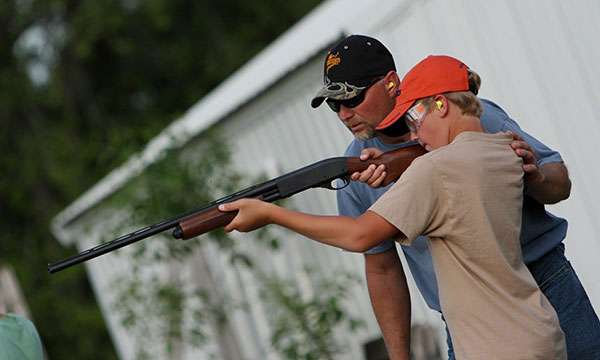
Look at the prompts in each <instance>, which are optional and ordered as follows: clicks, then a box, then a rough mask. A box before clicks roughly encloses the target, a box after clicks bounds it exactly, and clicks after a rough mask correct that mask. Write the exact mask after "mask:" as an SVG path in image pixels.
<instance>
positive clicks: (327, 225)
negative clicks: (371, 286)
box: [219, 199, 399, 252]
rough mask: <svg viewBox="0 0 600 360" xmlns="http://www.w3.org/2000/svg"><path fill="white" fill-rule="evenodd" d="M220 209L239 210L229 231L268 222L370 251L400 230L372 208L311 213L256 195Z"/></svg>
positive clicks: (346, 247) (355, 249) (344, 246)
mask: <svg viewBox="0 0 600 360" xmlns="http://www.w3.org/2000/svg"><path fill="white" fill-rule="evenodd" d="M219 210H221V211H236V210H237V211H238V214H237V216H236V217H235V218H234V219H233V220H232V221H231V223H229V224H228V225H227V226H225V231H227V232H229V231H232V230H238V231H241V232H248V231H252V230H255V229H257V228H259V227H262V226H264V225H267V224H277V225H281V226H283V227H286V228H288V229H290V230H292V231H294V232H297V233H299V234H302V235H304V236H306V237H309V238H311V239H314V240H316V241H319V242H321V243H323V244H327V245H331V246H335V247H339V248H341V249H344V250H347V251H353V252H363V251H366V250H368V249H370V248H372V247H373V246H375V245H377V244H378V243H380V242H382V241H384V240H386V239H389V238H392V237H394V236H397V235H398V233H399V231H398V229H396V228H395V227H394V226H393V225H392V224H390V223H389V222H387V221H386V220H385V219H384V218H383V217H381V216H379V215H377V214H376V213H374V212H372V211H367V212H366V213H364V214H363V215H361V216H360V217H358V218H356V219H354V218H351V217H348V216H321V215H309V214H305V213H301V212H298V211H293V210H288V209H285V208H282V207H280V206H277V205H275V204H271V203H266V202H263V201H260V200H256V199H241V200H238V201H234V202H232V203H228V204H222V205H220V206H219Z"/></svg>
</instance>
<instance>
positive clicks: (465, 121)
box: [448, 115, 484, 143]
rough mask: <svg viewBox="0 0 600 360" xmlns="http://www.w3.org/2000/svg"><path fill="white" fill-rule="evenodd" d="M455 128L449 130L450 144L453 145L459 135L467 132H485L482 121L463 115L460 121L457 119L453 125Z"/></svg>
mask: <svg viewBox="0 0 600 360" xmlns="http://www.w3.org/2000/svg"><path fill="white" fill-rule="evenodd" d="M452 125H453V126H451V127H450V129H449V134H448V142H449V143H451V142H453V141H454V139H455V138H456V137H457V136H458V134H460V133H463V132H465V131H473V132H484V131H483V127H481V121H480V120H479V118H478V117H476V116H471V115H462V116H461V117H460V119H457V120H456V121H454V123H453V124H452Z"/></svg>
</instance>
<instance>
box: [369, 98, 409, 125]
mask: <svg viewBox="0 0 600 360" xmlns="http://www.w3.org/2000/svg"><path fill="white" fill-rule="evenodd" d="M415 101H416V100H408V101H406V102H403V103H398V102H396V106H394V108H393V109H392V111H390V113H389V114H388V115H387V116H386V117H385V119H383V121H381V122H380V123H379V125H377V127H376V128H375V130H383V129H385V128H387V127H389V126H392V125H393V124H394V123H395V122H396V121H402V116H403V115H404V114H406V112H407V111H408V109H410V107H411V106H412V105H413V104H414V103H415Z"/></svg>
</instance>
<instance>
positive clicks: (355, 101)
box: [325, 77, 383, 113]
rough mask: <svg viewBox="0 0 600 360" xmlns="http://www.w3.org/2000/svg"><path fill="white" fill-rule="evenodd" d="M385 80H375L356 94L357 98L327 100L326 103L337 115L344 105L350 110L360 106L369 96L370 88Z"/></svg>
mask: <svg viewBox="0 0 600 360" xmlns="http://www.w3.org/2000/svg"><path fill="white" fill-rule="evenodd" d="M381 79H383V77H380V78H377V79H375V80H373V82H372V83H370V84H369V85H367V86H365V87H364V89H362V90H361V91H360V92H359V93H358V94H356V96H354V97H352V98H350V99H345V100H335V99H329V98H328V99H327V100H325V102H326V103H327V105H328V106H329V108H330V109H331V110H332V111H333V112H335V113H339V112H340V109H341V107H342V105H344V107H347V108H349V109H352V108H355V107H357V106H358V105H360V104H361V103H362V102H363V101H364V100H365V96H366V94H367V90H369V88H370V87H371V86H373V85H375V83H377V82H378V81H379V80H381ZM332 86H339V85H337V84H335V85H334V84H332Z"/></svg>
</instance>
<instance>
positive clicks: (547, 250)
mask: <svg viewBox="0 0 600 360" xmlns="http://www.w3.org/2000/svg"><path fill="white" fill-rule="evenodd" d="M395 70H396V69H395V65H394V60H393V57H392V55H391V53H390V52H389V51H388V50H387V49H386V48H385V46H384V45H383V44H381V43H380V42H379V41H378V40H376V39H373V38H370V37H366V36H360V35H353V36H349V37H347V38H345V39H343V40H342V41H341V42H339V43H338V44H336V45H335V46H334V47H333V48H332V49H331V50H330V51H329V52H328V54H327V56H326V59H325V64H324V82H325V86H324V87H323V88H322V89H321V90H320V91H319V93H318V94H317V96H315V98H314V99H313V100H312V103H311V105H312V106H313V107H317V106H319V105H320V104H322V103H323V101H326V103H327V104H328V105H329V107H330V108H331V109H332V110H334V111H335V112H336V114H337V116H338V118H339V119H340V120H341V121H342V122H343V123H344V125H346V126H347V127H348V129H349V130H350V131H351V132H352V133H353V134H354V136H355V138H356V139H355V140H354V141H353V142H352V143H351V144H350V145H349V146H348V149H347V150H346V153H345V155H347V156H358V155H361V153H362V152H363V151H365V149H368V148H377V149H379V150H381V151H390V150H393V149H396V148H399V147H402V146H405V142H406V141H407V140H408V139H409V135H408V129H407V128H406V126H405V125H404V123H403V122H402V121H396V120H397V119H398V116H399V111H398V109H397V108H396V97H397V96H398V95H399V86H400V81H399V78H398V75H397V74H396V71H395ZM481 102H482V105H483V114H482V116H481V124H482V127H483V130H484V131H486V132H488V133H496V132H500V131H510V132H512V133H514V134H515V135H516V136H515V137H516V140H515V141H514V142H513V144H512V146H513V148H514V149H515V152H516V153H517V155H519V156H521V157H522V158H523V163H524V165H523V169H524V171H525V173H526V177H525V194H524V201H523V222H522V229H521V244H522V249H523V259H524V261H525V263H526V264H527V266H528V268H529V270H530V272H531V273H532V275H533V276H534V278H535V280H536V282H537V283H538V285H539V286H540V288H541V290H542V291H543V292H544V294H545V295H546V297H547V298H548V299H549V301H550V303H551V304H552V306H553V307H554V309H555V310H556V312H557V314H558V317H559V320H560V324H561V328H562V330H563V331H564V333H565V336H566V343H567V351H568V355H569V358H570V359H597V358H600V322H599V321H598V317H597V316H596V314H595V312H594V309H593V308H592V306H591V303H590V301H589V299H588V297H587V295H586V293H585V290H584V289H583V287H582V285H581V283H580V282H579V279H578V278H577V275H576V273H575V271H574V270H573V268H572V267H571V265H570V263H569V262H568V261H567V259H566V258H565V256H564V245H563V243H562V241H563V240H564V238H565V236H566V231H567V222H566V220H564V219H562V218H558V217H556V216H553V215H552V214H550V213H548V212H546V211H545V209H544V204H552V203H556V202H559V201H561V200H564V199H566V198H567V197H568V196H569V194H570V186H571V183H570V180H569V177H568V172H567V169H566V167H565V166H564V164H563V162H562V159H561V157H560V155H559V154H558V153H557V152H556V151H553V150H551V149H549V148H548V147H547V146H545V145H544V144H542V143H541V142H539V141H538V140H536V139H535V138H533V137H532V136H530V135H529V134H527V133H525V132H524V131H523V130H521V128H520V127H519V126H518V124H517V123H516V122H515V121H514V120H512V119H510V118H509V117H508V115H507V114H506V113H505V112H504V111H503V110H502V109H501V108H500V107H499V106H497V105H496V104H494V103H492V102H491V101H488V100H484V99H481ZM390 123H393V125H391V126H389V127H387V128H386V129H385V130H384V131H376V128H377V127H378V126H381V125H387V124H390ZM370 154H373V152H372V151H365V153H363V154H362V157H363V158H367V157H368V156H369V155H370ZM382 172H383V169H381V168H378V169H371V170H369V171H366V172H364V173H363V174H355V175H354V177H353V178H354V179H359V180H362V181H368V182H370V183H374V184H377V179H380V178H381V174H382ZM388 189H389V186H388V187H386V188H378V189H373V188H370V187H369V186H368V185H367V184H364V183H357V182H351V183H350V185H349V186H348V187H346V188H345V189H343V190H342V191H338V207H339V212H340V214H341V215H347V216H353V217H358V216H360V215H361V214H363V213H364V212H366V211H367V209H368V208H369V207H370V206H371V205H372V204H373V203H375V201H376V200H377V199H378V198H379V197H380V196H381V195H382V194H383V193H385V192H386V191H387V190H388ZM402 250H403V252H404V254H405V257H406V260H407V263H408V265H409V267H410V268H411V273H412V274H413V278H414V279H415V282H416V284H417V287H418V288H419V290H420V292H421V294H422V295H423V297H424V299H425V301H426V302H427V304H428V306H429V307H431V308H432V309H434V310H437V311H440V304H439V299H438V289H437V286H436V279H435V274H434V270H433V265H432V260H431V254H430V252H429V249H428V247H427V241H426V239H425V238H419V239H417V240H416V241H415V242H414V243H413V245H412V246H411V247H402ZM365 271H366V278H367V286H368V289H369V294H370V297H371V302H372V306H373V309H374V312H375V316H376V318H377V321H378V323H379V326H380V328H381V330H382V333H383V336H384V339H385V342H386V346H387V348H388V352H389V354H390V356H391V358H392V359H404V358H408V351H409V344H410V296H409V293H408V287H407V285H406V278H405V275H404V271H403V269H402V265H401V262H400V259H399V257H398V254H397V252H396V249H395V245H394V242H393V241H388V242H386V243H383V244H381V245H379V246H377V247H375V248H373V249H371V250H369V251H367V252H366V253H365ZM448 345H449V350H448V356H449V358H451V359H453V358H454V355H453V347H452V342H451V339H450V337H448Z"/></svg>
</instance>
